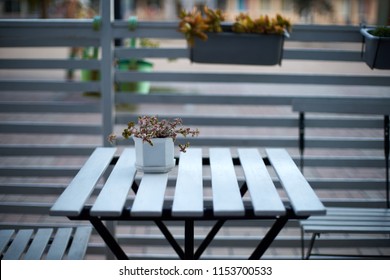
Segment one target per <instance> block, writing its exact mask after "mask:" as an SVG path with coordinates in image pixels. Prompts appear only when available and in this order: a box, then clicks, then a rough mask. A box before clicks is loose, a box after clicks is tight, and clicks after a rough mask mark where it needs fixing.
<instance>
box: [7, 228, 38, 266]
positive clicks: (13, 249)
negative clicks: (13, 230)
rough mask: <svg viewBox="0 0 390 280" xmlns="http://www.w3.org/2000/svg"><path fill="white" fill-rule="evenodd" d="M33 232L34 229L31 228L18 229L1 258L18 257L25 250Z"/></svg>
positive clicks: (14, 258) (10, 258) (15, 258)
mask: <svg viewBox="0 0 390 280" xmlns="http://www.w3.org/2000/svg"><path fill="white" fill-rule="evenodd" d="M33 233H34V231H33V230H32V229H24V230H19V231H18V232H17V234H16V236H15V238H14V241H13V242H12V244H11V245H10V247H9V248H8V250H7V252H6V253H5V254H4V257H3V260H17V259H20V258H21V256H22V254H23V253H24V251H25V250H26V248H27V246H28V243H29V242H30V239H31V236H32V235H33Z"/></svg>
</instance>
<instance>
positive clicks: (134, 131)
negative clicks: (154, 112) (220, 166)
mask: <svg viewBox="0 0 390 280" xmlns="http://www.w3.org/2000/svg"><path fill="white" fill-rule="evenodd" d="M178 135H182V136H184V137H187V136H188V135H190V136H192V137H195V136H198V135H199V130H198V129H195V130H193V129H190V128H185V127H183V121H182V120H181V119H179V118H177V119H174V120H173V121H169V120H165V119H163V120H159V119H158V117H157V116H140V117H138V123H137V124H135V123H134V122H129V123H128V124H127V128H125V129H123V131H122V136H123V138H125V139H128V138H130V137H132V136H134V137H137V138H141V139H142V141H143V142H148V143H149V144H150V145H151V146H153V141H152V139H153V138H167V137H171V138H172V139H173V141H176V138H177V136H178ZM116 140H117V137H116V135H115V134H110V135H109V136H108V141H109V142H111V143H114V142H115V141H116ZM188 147H189V143H188V142H187V143H186V144H184V145H182V144H179V148H180V151H182V152H185V151H186V149H187V148H188Z"/></svg>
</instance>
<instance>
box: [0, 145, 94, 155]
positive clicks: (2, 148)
mask: <svg viewBox="0 0 390 280" xmlns="http://www.w3.org/2000/svg"><path fill="white" fill-rule="evenodd" d="M94 149H95V146H93V145H87V144H85V145H66V144H57V145H55V144H54V145H43V144H24V145H22V144H20V145H17V144H8V145H0V154H1V155H2V156H89V155H90V154H91V153H92V152H93V150H94Z"/></svg>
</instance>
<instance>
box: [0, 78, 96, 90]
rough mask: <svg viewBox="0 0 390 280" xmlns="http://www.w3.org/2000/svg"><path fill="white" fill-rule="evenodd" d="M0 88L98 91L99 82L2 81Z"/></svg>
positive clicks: (0, 81)
mask: <svg viewBox="0 0 390 280" xmlns="http://www.w3.org/2000/svg"><path fill="white" fill-rule="evenodd" d="M0 88H1V89H2V90H4V91H5V90H6V91H52V92H56V91H76V92H79V91H85V92H87V91H100V83H99V82H76V81H74V82H63V81H26V80H19V81H4V80H0Z"/></svg>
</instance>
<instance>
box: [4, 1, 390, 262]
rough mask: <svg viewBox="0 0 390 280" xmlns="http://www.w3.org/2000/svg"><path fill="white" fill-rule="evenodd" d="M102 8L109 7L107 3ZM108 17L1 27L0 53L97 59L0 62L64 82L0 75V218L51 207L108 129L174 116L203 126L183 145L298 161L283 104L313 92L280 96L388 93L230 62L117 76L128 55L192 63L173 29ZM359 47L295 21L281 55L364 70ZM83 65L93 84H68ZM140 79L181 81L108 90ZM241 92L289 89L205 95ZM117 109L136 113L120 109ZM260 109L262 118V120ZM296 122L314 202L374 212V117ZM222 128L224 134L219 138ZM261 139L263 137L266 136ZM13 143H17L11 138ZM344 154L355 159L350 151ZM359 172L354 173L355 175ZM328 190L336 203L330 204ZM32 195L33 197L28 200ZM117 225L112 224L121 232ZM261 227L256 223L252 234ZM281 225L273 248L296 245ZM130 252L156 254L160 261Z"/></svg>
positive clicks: (346, 78) (330, 242)
mask: <svg viewBox="0 0 390 280" xmlns="http://www.w3.org/2000/svg"><path fill="white" fill-rule="evenodd" d="M103 2H106V1H103ZM107 2H108V1H107ZM104 5H107V4H104ZM104 9H107V6H105V7H104ZM106 16H107V15H103V18H102V22H101V25H100V29H98V30H95V29H94V28H93V26H94V22H93V20H0V48H15V47H16V48H22V49H26V51H28V50H29V49H30V48H31V47H32V48H38V49H51V48H64V47H66V48H70V47H77V48H79V47H99V53H100V55H99V57H98V58H97V59H90V60H87V59H73V58H70V57H69V58H57V57H56V58H42V59H40V58H19V57H13V58H10V57H4V58H1V59H0V71H1V72H0V73H5V72H7V71H12V72H15V71H18V70H21V71H26V70H28V71H31V73H35V71H46V72H45V73H48V74H50V72H51V71H58V70H60V71H63V73H64V76H63V78H53V79H52V78H50V79H49V78H48V77H46V76H45V74H41V75H39V76H38V78H35V79H31V78H30V77H29V76H27V77H22V76H16V77H17V78H15V79H12V80H10V79H3V78H2V77H1V76H0V113H1V118H0V133H1V135H2V139H3V140H2V142H1V143H0V155H1V156H0V161H1V163H0V164H1V166H0V180H1V183H0V192H1V194H2V195H3V197H4V200H2V201H0V210H1V212H2V213H4V215H8V214H9V215H12V214H26V215H32V216H34V215H48V209H49V208H50V206H51V204H52V202H53V200H54V199H55V198H56V197H57V196H58V194H59V193H61V192H62V190H63V189H64V187H65V186H66V184H67V182H69V181H70V180H71V179H72V177H73V176H74V175H75V174H76V172H77V171H78V170H79V168H80V166H81V165H82V163H83V161H84V160H85V159H86V157H87V156H88V155H89V154H90V153H91V152H92V150H93V149H94V148H95V147H96V146H102V145H109V144H108V143H107V141H106V137H107V135H108V133H109V132H111V131H114V130H119V129H120V127H123V125H124V124H126V123H127V122H128V121H130V120H135V119H136V117H137V116H138V114H140V113H144V112H147V113H148V114H155V113H158V114H159V115H160V117H178V116H179V117H182V118H183V120H184V123H185V124H187V125H190V126H199V127H200V129H201V132H202V131H203V130H204V131H205V132H206V133H204V134H202V133H201V135H200V136H199V137H198V138H193V139H190V141H191V145H192V146H204V147H210V146H228V147H239V146H254V147H259V148H260V149H262V148H264V147H285V148H288V149H289V151H290V152H291V153H292V155H293V157H294V160H295V161H296V163H297V164H299V163H300V156H299V134H298V132H299V114H298V113H295V112H292V110H291V105H292V102H293V99H295V98H301V97H302V98H303V97H307V96H312V97H316V96H317V94H316V92H314V91H313V93H312V94H307V93H305V94H302V95H297V94H293V93H290V92H288V91H289V87H291V88H294V87H300V86H314V87H318V86H324V87H326V88H329V91H330V92H329V95H327V98H328V97H329V98H331V97H333V96H334V95H335V93H334V91H333V89H334V87H339V86H341V87H343V88H349V87H350V88H351V92H353V91H354V90H355V89H356V87H357V86H361V87H363V88H365V89H366V90H367V91H369V92H372V93H373V94H374V93H376V92H377V91H379V92H382V93H383V92H385V93H390V92H389V88H390V79H389V74H388V72H386V71H384V72H378V71H372V72H371V70H369V71H367V72H364V73H362V74H360V73H359V74H348V73H345V74H344V73H343V74H338V73H334V74H329V73H324V72H321V71H318V72H315V73H295V72H291V73H287V72H286V71H284V70H283V69H284V64H282V66H281V67H280V68H278V69H276V70H275V69H273V70H272V71H267V70H264V69H265V68H263V67H261V68H259V69H257V68H256V69H254V68H240V69H239V70H236V68H235V67H234V66H227V70H228V71H222V72H218V73H217V72H216V71H211V70H209V68H207V67H205V68H204V69H203V68H201V67H197V68H196V70H194V71H192V70H191V71H188V70H187V69H188V68H185V69H184V70H181V69H179V70H177V67H176V68H175V67H172V68H173V70H171V69H167V70H165V69H164V70H156V71H153V72H150V73H144V72H134V71H131V72H130V71H123V70H119V69H117V68H116V67H115V61H116V60H119V59H128V58H129V57H130V58H133V59H143V58H149V59H152V60H153V59H154V60H156V61H159V60H161V59H164V60H165V59H178V60H179V61H183V60H184V61H185V60H186V59H188V58H189V50H188V48H186V47H185V42H184V39H183V36H182V35H181V34H180V33H179V32H177V22H139V23H138V24H137V27H136V29H135V30H130V29H129V26H128V23H127V22H126V21H112V24H109V26H107V22H110V19H107V18H105V17H106ZM128 38H152V39H158V40H162V41H163V42H173V43H172V44H174V45H175V47H172V46H171V44H168V46H167V47H164V46H161V47H159V48H129V47H125V46H116V47H114V46H113V45H111V43H112V42H113V40H114V39H128ZM361 43H362V37H361V35H360V33H359V27H357V26H312V25H309V26H306V25H294V28H293V32H292V34H291V37H290V38H289V39H287V40H286V49H285V51H284V56H283V59H284V60H285V61H286V62H285V63H286V64H287V63H288V64H294V65H296V66H299V65H300V64H301V63H303V62H316V63H321V62H323V61H324V62H327V63H328V62H329V63H339V62H343V63H355V64H356V65H360V64H363V62H362V61H361V52H360V47H361ZM318 46H320V47H318ZM351 46H352V47H351ZM173 63H175V62H173ZM83 69H84V70H100V73H101V74H102V78H101V80H96V81H82V80H78V79H76V80H67V79H66V77H65V73H66V72H67V71H70V70H74V71H80V70H83ZM367 69H368V67H367ZM138 81H150V82H151V83H152V85H161V84H162V85H163V86H165V85H167V86H169V87H175V86H176V85H179V87H178V88H179V89H178V90H175V91H174V92H168V93H155V92H153V90H152V93H150V94H148V95H141V94H135V93H131V92H122V91H120V90H119V89H118V88H116V85H117V84H118V83H127V82H138ZM182 84H186V85H187V84H190V85H192V84H193V85H202V86H203V87H202V91H201V92H200V91H199V88H200V87H196V92H194V91H192V92H187V91H184V90H182V88H181V87H180V85H182ZM246 84H250V85H252V86H262V85H267V86H273V85H285V86H286V88H285V89H284V90H286V91H287V92H286V93H285V94H272V93H269V94H268V93H264V91H265V90H266V89H267V87H266V88H265V89H263V88H261V89H256V88H254V91H253V92H251V93H250V94H246V93H241V92H237V94H227V93H224V92H223V91H222V92H221V93H219V94H216V93H212V92H211V90H210V88H211V87H212V86H214V85H216V87H218V86H220V85H222V86H225V87H226V86H227V87H229V86H230V85H232V86H240V85H242V86H245V85H246ZM208 85H210V88H209V87H208ZM91 92H92V93H94V94H95V95H93V96H94V97H90V96H88V94H86V93H91ZM96 93H99V94H98V95H96ZM365 98H368V99H369V98H371V97H370V96H369V97H367V96H365ZM381 98H382V97H381ZM362 102H364V100H363V99H362ZM123 105H125V107H126V106H128V107H131V108H133V107H134V108H135V109H131V110H132V111H128V110H127V111H126V110H122V109H118V108H119V107H120V106H123ZM256 106H258V107H259V109H258V110H257V109H256V108H254V107H256ZM219 107H221V108H222V109H221V112H223V113H218V112H220V111H218V112H217V113H216V112H214V109H213V108H219ZM115 108H117V110H116V109H115ZM126 108H127V107H126ZM198 108H199V109H198ZM264 108H265V111H266V112H267V113H262V111H261V110H262V109H264ZM160 111H162V112H163V113H161V112H160ZM279 111H280V113H278V112H279ZM232 112H234V113H232ZM240 112H246V113H245V114H241V113H240ZM286 112H287V113H286ZM178 114H179V115H178ZM59 116H63V117H62V118H61V117H59ZM305 125H306V128H307V129H308V135H307V138H306V139H307V140H306V148H307V150H308V155H307V156H305V175H306V176H307V177H308V180H309V182H310V184H311V185H312V186H313V188H314V189H315V190H317V191H319V192H320V194H322V192H326V194H325V195H323V197H322V200H323V201H324V203H325V204H326V205H327V206H353V207H355V206H363V207H383V206H384V198H383V197H382V196H378V195H377V193H378V192H379V193H381V192H382V191H384V181H385V178H384V171H383V170H384V158H383V136H382V132H381V131H382V129H383V118H382V116H380V115H378V116H363V115H361V116H357V117H356V116H349V115H346V116H342V117H341V116H340V115H337V114H333V115H329V116H324V115H321V114H308V115H307V118H306V120H305ZM237 129H238V130H242V131H243V134H242V135H235V134H234V131H235V130H237ZM219 130H222V131H224V132H223V133H221V134H219V133H218V131H219ZM215 131H217V132H215ZM252 131H255V133H253V132H252ZM264 131H266V132H265V133H264ZM267 131H270V132H269V134H268V132H267ZM349 131H351V132H350V133H349ZM14 139H17V141H16V142H13V140H14ZM24 139H25V140H24ZM40 140H42V142H40ZM121 144H122V143H121ZM123 144H124V143H123ZM350 151H357V152H358V155H355V154H353V152H351V153H350ZM24 161H26V162H27V163H24ZM329 169H340V170H341V169H343V170H344V169H347V174H351V173H353V172H355V174H357V176H349V177H348V178H344V177H342V178H339V177H332V176H330V175H329V174H330V173H329V172H328V170H329ZM366 169H369V170H370V171H369V172H368V173H369V174H371V173H372V172H374V174H379V175H377V176H373V177H370V176H371V175H369V176H365V175H364V174H366V173H364V172H366ZM321 170H325V173H324V174H325V175H321V174H322V173H321V172H322V171H321ZM361 170H363V171H362V172H363V173H360V172H361ZM240 180H243V178H241V179H240ZM274 181H275V184H277V186H278V187H279V188H280V186H279V182H278V180H277V179H276V178H274ZM169 184H170V185H173V184H174V179H173V178H171V179H170V180H169ZM205 184H206V185H210V184H211V182H210V180H209V179H207V178H206V179H205ZM351 192H353V193H358V194H360V193H361V192H368V193H370V192H374V193H375V194H374V195H372V196H370V195H368V197H360V196H359V195H356V196H353V197H349V196H348V195H349V194H350V193H351ZM328 193H332V194H334V193H335V194H336V195H335V196H328V195H327V194H328ZM93 195H95V194H93ZM14 196H22V197H25V199H21V200H20V199H14ZM30 196H32V199H31V200H29V199H30ZM37 197H41V198H42V200H41V201H40V200H38V201H37V199H36V198H37ZM53 223H55V222H53V220H50V219H48V221H45V220H43V221H42V222H40V223H32V222H29V220H26V221H24V222H22V223H20V222H17V221H14V222H13V221H10V220H7V219H5V221H2V222H0V227H2V228H5V227H9V226H13V227H23V226H31V225H34V226H42V225H43V226H48V225H52V224H53ZM57 223H66V221H61V222H57ZM123 226H124V225H122V224H120V225H119V226H118V228H119V229H120V228H121V227H123ZM135 226H143V225H135ZM266 226H267V225H266V224H262V225H253V226H251V227H253V228H256V227H260V228H264V227H266ZM289 228H290V229H291V230H292V233H287V234H286V235H282V236H281V237H280V239H277V240H276V241H275V243H274V244H273V248H286V247H287V248H299V246H300V243H299V237H298V235H297V231H298V230H297V223H296V222H292V223H291V224H289ZM118 237H119V240H120V242H123V243H125V244H128V245H129V246H130V247H132V246H134V247H136V246H137V245H138V244H140V243H143V244H145V245H147V246H151V247H155V246H157V247H159V246H165V243H164V242H163V240H162V238H161V236H159V235H156V234H152V235H150V236H146V235H144V234H141V235H137V234H125V235H121V234H119V235H118ZM253 242H254V241H253V240H252V239H251V238H248V237H245V238H244V237H243V236H240V234H239V235H238V237H229V236H221V237H218V239H217V240H216V244H215V246H216V247H229V246H230V245H231V244H234V245H237V246H238V247H252V246H253ZM319 245H321V246H324V247H339V246H343V247H346V248H350V247H355V246H358V245H361V246H363V247H376V246H388V243H386V242H385V241H383V240H379V239H378V240H377V241H375V240H374V239H370V238H366V237H362V238H356V239H349V240H348V241H346V240H345V239H343V238H333V237H329V238H325V239H323V240H320V241H319ZM152 251H153V250H152ZM89 253H92V254H104V247H103V245H102V244H101V243H93V244H91V246H90V248H89ZM168 255H169V254H168ZM134 256H135V257H136V258H160V257H162V256H161V255H160V254H157V253H156V254H155V253H150V254H147V255H142V254H134ZM167 257H168V258H169V257H171V256H170V255H169V256H167Z"/></svg>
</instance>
